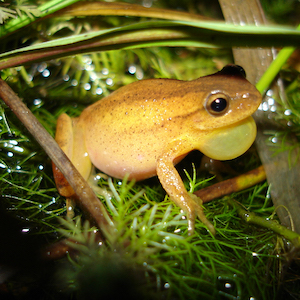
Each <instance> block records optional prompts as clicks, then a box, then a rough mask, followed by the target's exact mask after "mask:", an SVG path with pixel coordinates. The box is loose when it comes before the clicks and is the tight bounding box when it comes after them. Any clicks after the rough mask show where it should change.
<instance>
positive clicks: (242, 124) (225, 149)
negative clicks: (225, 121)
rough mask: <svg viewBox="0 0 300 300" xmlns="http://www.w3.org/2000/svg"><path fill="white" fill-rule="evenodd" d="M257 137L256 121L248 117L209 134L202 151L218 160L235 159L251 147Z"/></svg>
mask: <svg viewBox="0 0 300 300" xmlns="http://www.w3.org/2000/svg"><path fill="white" fill-rule="evenodd" d="M255 137H256V124H255V121H254V119H253V118H252V117H248V118H246V119H244V120H242V121H239V122H238V123H235V124H232V125H230V126H227V127H223V128H221V129H219V130H214V131H212V132H211V133H209V134H207V136H206V137H205V138H204V143H203V146H202V147H201V149H200V151H201V152H202V153H203V154H205V155H206V156H208V157H210V158H213V159H217V160H229V159H234V158H236V157H238V156H240V155H242V154H243V153H245V152H246V151H247V150H248V149H249V148H250V147H251V145H252V144H253V142H254V140H255Z"/></svg>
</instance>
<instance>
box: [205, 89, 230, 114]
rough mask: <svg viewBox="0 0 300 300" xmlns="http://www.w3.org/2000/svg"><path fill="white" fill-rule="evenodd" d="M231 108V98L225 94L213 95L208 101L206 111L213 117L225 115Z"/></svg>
mask: <svg viewBox="0 0 300 300" xmlns="http://www.w3.org/2000/svg"><path fill="white" fill-rule="evenodd" d="M228 107H229V97H228V96H227V95H225V94H223V93H217V94H211V95H209V96H208V98H207V100H206V110H207V111H208V112H209V113H210V114H212V115H223V114H224V113H226V112H227V110H228Z"/></svg>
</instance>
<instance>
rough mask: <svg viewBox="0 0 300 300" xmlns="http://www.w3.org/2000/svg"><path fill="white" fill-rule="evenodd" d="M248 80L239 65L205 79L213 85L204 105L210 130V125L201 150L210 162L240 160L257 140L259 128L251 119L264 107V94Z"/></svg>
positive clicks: (227, 67) (229, 66) (225, 68)
mask: <svg viewBox="0 0 300 300" xmlns="http://www.w3.org/2000/svg"><path fill="white" fill-rule="evenodd" d="M245 77H246V74H245V71H244V69H243V68H242V67H240V66H236V65H228V66H226V67H224V68H223V69H222V70H221V71H219V72H217V73H215V74H213V75H209V76H206V77H203V78H207V79H208V80H209V81H210V82H212V79H213V85H211V89H210V92H209V93H208V94H207V96H206V100H205V104H204V106H205V110H206V112H205V113H206V115H207V118H208V119H209V122H208V123H209V127H208V126H207V123H206V124H205V128H204V127H203V129H204V130H206V134H205V136H204V139H203V141H204V142H203V144H202V146H201V147H200V148H201V149H199V150H200V151H201V152H202V153H204V154H205V155H207V156H208V157H210V158H214V159H218V160H228V159H233V158H236V157H238V156H240V155H242V154H243V153H244V152H246V151H247V150H248V149H249V147H250V146H251V145H252V143H253V142H254V140H255V137H256V124H255V122H254V120H253V118H252V117H251V115H252V114H253V113H254V112H255V111H256V110H257V108H258V106H259V104H260V103H261V94H260V93H259V91H258V90H257V89H256V88H255V86H254V85H252V84H251V83H250V82H249V81H247V80H246V78H245ZM215 87H217V88H215ZM200 123H201V122H200ZM199 125H200V124H199ZM200 127H201V125H200Z"/></svg>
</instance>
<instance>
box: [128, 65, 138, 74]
mask: <svg viewBox="0 0 300 300" xmlns="http://www.w3.org/2000/svg"><path fill="white" fill-rule="evenodd" d="M128 72H129V73H130V74H135V72H136V66H134V65H131V66H129V68H128Z"/></svg>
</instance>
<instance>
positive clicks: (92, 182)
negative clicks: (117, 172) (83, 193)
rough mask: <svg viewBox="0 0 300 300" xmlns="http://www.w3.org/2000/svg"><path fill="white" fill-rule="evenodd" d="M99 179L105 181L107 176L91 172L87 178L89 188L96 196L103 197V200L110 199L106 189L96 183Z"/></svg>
mask: <svg viewBox="0 0 300 300" xmlns="http://www.w3.org/2000/svg"><path fill="white" fill-rule="evenodd" d="M100 178H104V179H107V178H108V176H107V175H105V174H103V173H101V174H96V172H95V169H94V170H92V172H91V175H90V176H89V178H88V180H87V181H88V184H89V186H90V187H91V188H92V190H93V191H94V193H95V194H96V195H101V196H103V197H104V198H105V199H106V198H108V199H110V198H112V193H111V192H109V191H108V190H107V189H106V188H102V187H100V186H99V185H98V181H99V179H100Z"/></svg>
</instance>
